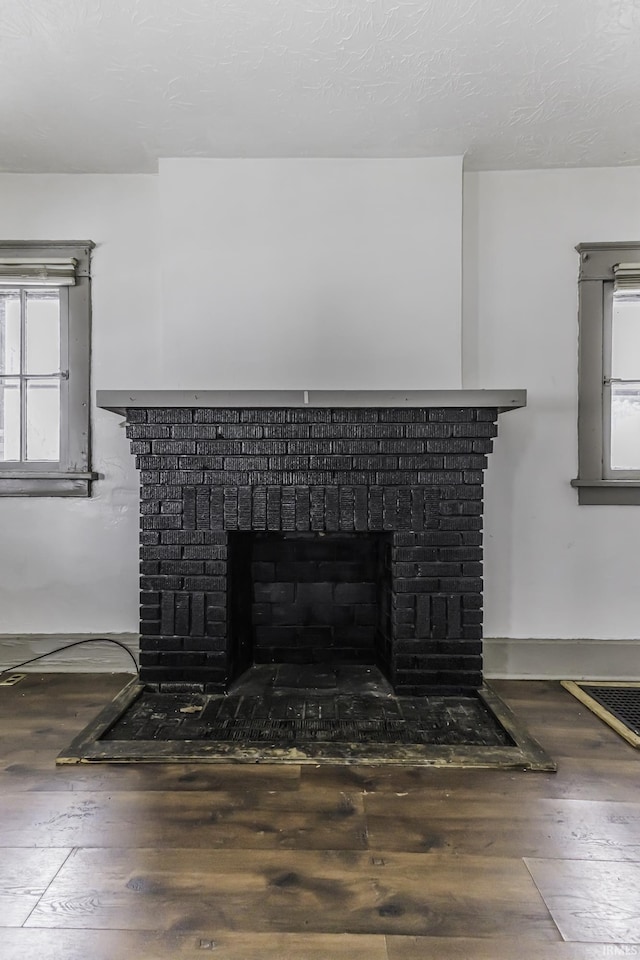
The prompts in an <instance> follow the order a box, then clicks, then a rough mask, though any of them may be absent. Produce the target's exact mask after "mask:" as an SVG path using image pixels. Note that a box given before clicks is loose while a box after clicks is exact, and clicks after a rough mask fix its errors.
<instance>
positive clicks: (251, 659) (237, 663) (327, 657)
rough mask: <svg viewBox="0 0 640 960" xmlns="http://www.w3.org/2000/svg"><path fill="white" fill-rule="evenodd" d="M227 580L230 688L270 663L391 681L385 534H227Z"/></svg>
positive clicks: (388, 546) (388, 568)
mask: <svg viewBox="0 0 640 960" xmlns="http://www.w3.org/2000/svg"><path fill="white" fill-rule="evenodd" d="M229 580H230V582H229V603H230V610H229V612H230V634H231V657H230V661H231V680H232V681H233V680H235V679H237V678H238V677H239V676H240V675H241V674H243V673H244V672H245V671H246V670H248V669H249V668H250V667H251V666H253V665H254V664H269V663H272V664H273V663H282V664H284V663H289V664H299V665H311V664H315V665H318V667H338V666H342V665H346V664H370V665H375V666H377V667H378V668H379V669H380V670H381V671H382V673H383V674H384V675H385V676H386V677H387V678H388V679H389V680H392V678H391V676H390V659H391V658H390V648H391V635H392V633H391V535H390V534H386V533H371V532H368V533H310V532H305V533H264V532H250V533H232V534H230V536H229Z"/></svg>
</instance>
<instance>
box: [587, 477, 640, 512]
mask: <svg viewBox="0 0 640 960" xmlns="http://www.w3.org/2000/svg"><path fill="white" fill-rule="evenodd" d="M571 486H572V487H577V489H578V503H579V504H580V505H581V506H582V505H587V506H589V505H591V506H593V505H595V506H597V505H606V504H612V505H614V506H625V505H634V504H640V480H579V479H576V480H572V481H571Z"/></svg>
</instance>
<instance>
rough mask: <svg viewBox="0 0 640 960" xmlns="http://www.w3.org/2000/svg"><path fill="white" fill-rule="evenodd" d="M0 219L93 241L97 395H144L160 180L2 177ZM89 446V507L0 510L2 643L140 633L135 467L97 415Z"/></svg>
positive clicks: (57, 504) (20, 232)
mask: <svg viewBox="0 0 640 960" xmlns="http://www.w3.org/2000/svg"><path fill="white" fill-rule="evenodd" d="M0 209H2V226H1V230H2V236H3V238H4V239H8V240H9V239H10V240H76V239H78V240H87V239H88V240H94V241H95V243H96V244H97V247H96V250H95V251H94V257H93V277H94V279H93V358H94V360H93V388H94V389H95V388H109V387H128V386H130V385H131V384H135V385H136V386H138V387H143V386H146V385H151V381H152V380H153V378H154V371H157V369H158V367H159V354H158V350H157V333H156V332H157V325H158V315H159V275H158V249H157V239H158V228H157V178H156V177H152V176H35V175H34V176H17V175H6V174H5V175H0ZM93 438H94V442H93V468H94V469H95V470H96V471H98V472H99V473H100V474H102V475H104V480H100V481H98V482H97V483H95V484H94V496H93V497H92V498H91V499H89V500H74V499H68V500H67V499H55V498H48V499H35V498H34V499H20V498H0V544H1V549H0V633H46V634H50V633H61V634H62V633H82V632H88V633H94V634H95V633H104V632H105V631H109V632H120V631H131V630H136V627H137V577H138V493H137V478H136V476H135V470H134V466H133V458H132V457H131V456H130V454H129V451H128V443H127V441H126V440H125V437H124V430H121V429H120V428H119V426H118V420H117V418H116V417H115V416H114V414H111V413H107V412H106V411H103V410H99V411H94V421H93ZM13 662H15V658H14V660H13ZM125 662H126V661H125Z"/></svg>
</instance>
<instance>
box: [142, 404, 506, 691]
mask: <svg viewBox="0 0 640 960" xmlns="http://www.w3.org/2000/svg"><path fill="white" fill-rule="evenodd" d="M518 405H519V404H518ZM126 417H127V421H128V426H127V433H128V436H129V437H130V439H131V449H132V452H133V453H134V454H135V456H136V462H137V466H138V468H139V469H140V484H141V487H140V492H141V679H142V680H143V681H144V682H146V683H147V684H150V685H158V686H160V687H161V688H162V689H172V688H173V689H175V685H176V684H180V685H182V686H184V684H187V685H192V686H193V687H194V689H201V690H204V691H205V692H216V691H221V690H224V689H226V688H227V687H228V685H229V683H230V682H231V681H232V680H233V679H234V678H235V676H237V674H238V673H239V672H240V671H241V670H242V669H244V668H245V667H246V666H247V665H248V663H249V662H250V660H251V658H253V659H257V660H259V661H260V660H261V661H265V660H268V659H270V658H271V659H273V658H277V657H282V658H284V657H285V656H290V657H293V658H294V659H296V660H297V662H300V661H301V660H302V661H303V660H304V656H303V655H302V654H300V653H298V654H297V655H296V653H295V649H296V636H297V637H298V639H299V641H300V642H299V643H298V646H297V649H298V651H299V650H300V648H301V647H303V646H305V645H306V646H307V647H309V646H311V647H312V646H313V644H312V643H310V642H309V640H308V637H309V635H308V634H304V636H305V637H306V638H307V639H306V640H300V638H302V637H303V628H304V629H305V630H313V628H314V627H316V628H320V627H327V626H328V627H331V628H332V632H331V633H329V632H328V631H325V635H326V639H327V642H328V643H329V644H330V645H333V646H334V647H335V646H341V645H344V644H347V645H348V644H349V643H352V645H353V643H355V639H354V640H353V642H352V641H350V640H349V639H348V637H349V636H351V637H352V638H356V637H358V636H360V637H363V638H364V634H365V632H366V631H360V632H359V633H358V631H357V630H355V628H356V627H357V626H365V624H358V623H357V614H356V613H354V614H353V616H350V615H349V614H348V613H346V612H341V613H340V614H339V615H337V616H338V620H339V621H340V622H343V625H344V626H345V628H346V627H347V626H348V627H351V628H353V632H352V633H351V634H349V632H348V631H347V633H346V634H344V632H343V634H342V635H341V633H340V630H339V629H337V624H336V623H333V621H332V620H331V616H328V617H327V616H323V615H322V614H320V615H319V618H318V622H317V623H315V624H314V622H313V616H312V615H311V614H310V613H309V607H308V606H307V607H306V608H305V609H306V613H305V614H304V616H303V619H304V623H302V624H299V625H298V630H297V634H296V631H295V629H293V628H295V623H293V624H292V623H284V624H283V623H282V622H281V623H280V626H282V628H283V629H282V639H281V640H280V641H278V640H277V635H276V631H277V628H278V624H274V623H273V622H269V623H268V624H267V626H268V628H269V630H271V633H269V632H267V633H265V632H264V625H263V626H262V632H261V624H260V617H261V616H262V617H264V616H267V615H269V611H268V610H265V609H264V604H267V605H271V606H273V603H275V602H276V601H274V600H273V591H272V598H271V599H269V597H267V596H266V594H265V592H264V590H262V592H261V588H260V583H261V579H260V576H258V577H257V578H256V577H255V576H253V577H251V576H250V572H251V569H252V567H253V568H255V567H256V565H259V564H260V563H263V564H269V563H272V562H273V563H275V562H276V560H273V561H272V560H260V559H259V551H260V549H261V541H260V537H259V535H260V534H266V533H269V534H272V535H277V534H281V535H282V537H281V538H278V537H277V536H276V537H275V541H277V540H278V539H282V543H283V549H284V550H285V554H283V556H282V557H281V558H280V559H279V560H278V561H277V562H278V563H280V564H287V563H288V564H289V567H288V572H287V574H286V579H285V577H284V575H283V573H282V568H280V572H279V573H276V572H275V571H276V568H275V567H274V570H273V571H271V573H273V576H272V575H271V573H270V574H269V576H270V577H271V579H267V582H268V583H271V584H272V585H273V584H274V583H275V584H277V583H280V584H282V583H285V584H287V585H291V586H290V587H289V586H287V589H285V590H284V591H281V595H282V596H283V597H285V600H284V601H283V602H284V603H290V605H291V608H292V609H293V608H294V607H295V605H296V603H297V604H298V605H299V606H300V607H302V606H304V595H305V590H306V593H307V595H308V596H309V597H311V596H312V595H313V594H314V591H315V596H316V607H317V606H318V604H325V605H328V604H331V603H338V605H339V606H342V607H344V606H346V605H348V604H353V605H354V606H357V604H358V600H357V595H356V594H355V593H353V592H352V593H351V595H350V594H349V588H348V586H347V585H348V584H349V582H350V581H349V579H348V578H347V579H345V580H344V583H345V586H343V587H342V589H341V590H339V589H338V581H339V579H340V578H339V563H338V568H335V569H334V571H333V573H330V572H326V575H325V579H324V580H323V574H321V572H320V571H319V570H318V572H317V573H313V572H312V573H309V569H308V567H306V566H305V571H304V576H303V575H302V568H301V570H300V572H301V576H299V577H296V574H295V566H296V562H300V563H302V564H303V565H305V564H306V563H307V561H306V560H304V559H301V558H300V557H298V560H297V561H296V559H295V557H294V558H293V559H291V558H289V560H287V557H286V550H290V549H291V541H292V539H293V538H292V537H291V536H289V537H288V538H287V536H286V535H287V534H297V535H299V536H302V535H304V537H302V539H303V540H304V541H305V542H306V543H307V547H306V548H305V549H307V550H311V551H312V552H313V550H317V549H318V548H317V547H310V546H309V545H310V544H313V543H317V542H320V541H321V540H322V535H323V534H325V535H327V536H326V541H327V542H329V539H330V537H331V536H335V535H339V534H342V535H344V536H343V537H342V538H340V537H338V539H339V540H340V542H341V543H343V544H345V543H346V542H347V539H348V536H353V535H355V534H358V533H359V534H367V533H370V534H376V533H377V534H384V536H385V540H386V542H387V544H388V581H387V583H388V589H387V588H385V590H386V592H387V598H386V599H384V598H382V600H380V598H378V608H379V609H380V610H381V613H380V614H376V615H375V616H376V617H378V619H377V620H376V621H375V624H374V626H375V631H374V633H376V638H375V640H373V641H372V642H371V645H370V648H369V650H370V651H371V650H374V651H375V657H376V660H377V661H378V664H379V665H380V666H381V667H382V669H383V670H384V672H385V673H386V674H387V676H388V678H389V680H390V681H391V683H392V684H393V686H394V688H395V689H396V690H397V691H399V692H402V693H406V694H419V695H421V694H426V693H430V692H436V691H437V692H438V693H448V692H459V691H461V690H469V689H475V688H477V687H478V686H479V685H480V684H481V682H482V653H481V637H482V534H481V528H482V504H483V471H484V469H485V468H486V466H487V455H488V454H489V453H490V451H491V449H492V442H493V441H492V438H493V437H494V436H495V435H496V432H497V427H496V421H497V417H498V408H497V407H484V406H469V407H446V406H442V407H420V408H418V407H408V406H404V407H397V408H374V407H371V408H362V407H353V408H346V407H341V408H337V407H336V408H326V407H322V408H315V409H314V408H310V407H306V406H299V407H285V408H265V407H256V408H255V409H249V408H235V407H224V408H223V407H216V408H212V407H197V406H193V407H184V406H182V407H157V406H149V407H142V406H139V405H138V406H133V407H127V408H126ZM251 532H253V533H254V534H255V535H256V537H255V542H256V546H255V550H257V551H258V554H257V555H254V557H253V561H252V562H251V563H250V564H249V566H246V564H245V567H244V574H242V573H240V574H239V573H238V571H237V570H236V571H235V573H234V568H233V564H232V563H231V562H230V561H231V558H232V555H233V554H234V552H237V543H238V541H237V540H235V541H234V537H236V536H237V534H238V533H242V534H245V535H246V534H249V533H251ZM251 539H254V538H251ZM356 539H357V538H356ZM275 541H274V538H273V537H270V538H266V539H265V538H264V537H263V540H262V547H263V548H264V544H265V543H269V544H271V547H273V545H274V542H275ZM234 544H235V546H234ZM287 544H288V545H287ZM252 549H254V548H252ZM357 552H358V551H357V550H356V553H357ZM341 556H342V557H343V558H344V554H341ZM334 559H335V558H334ZM320 562H321V561H320V560H319V561H318V563H319V564H320ZM323 562H324V561H323ZM327 562H328V560H327ZM343 562H349V561H344V560H343ZM353 562H356V560H354V561H353ZM266 569H267V568H266V567H264V566H263V568H262V573H263V574H264V573H265V571H266ZM325 569H326V570H327V571H328V568H325ZM254 573H255V569H254ZM238 576H241V577H242V578H243V579H242V582H243V583H244V584H245V586H244V587H243V588H242V589H244V590H245V593H244V594H242V597H243V598H244V601H243V602H242V603H241V604H240V606H242V609H243V610H244V611H245V612H244V614H243V616H244V617H245V622H244V625H243V626H242V625H241V626H240V627H239V626H238V623H237V616H238V615H237V612H236V614H235V619H234V607H235V608H237V607H238V602H237V601H236V600H234V597H237V593H234V590H235V589H236V588H235V587H233V586H232V581H233V580H234V577H235V578H236V580H237V578H238ZM305 577H306V581H305ZM262 582H263V583H264V577H263V579H262ZM305 582H306V583H307V587H306V588H305V587H304V586H302V587H301V584H304V583H305ZM351 582H353V581H351ZM355 582H356V584H360V586H361V587H362V589H361V592H360V595H359V596H360V597H361V598H365V597H366V598H367V600H366V603H370V602H371V603H372V602H373V601H372V600H371V584H372V583H373V582H374V578H373V575H370V574H369V573H367V574H366V575H365V574H362V575H356V581H355ZM248 583H253V587H252V588H251V587H249V590H250V592H249V593H248V594H247V593H246V590H247V584H248ZM310 583H311V584H312V586H311V587H309V586H308V585H309V584H310ZM323 583H324V584H325V586H324V587H323V586H322V584H323ZM363 584H364V585H365V586H364V587H363V586H362V585H363ZM297 591H300V592H299V593H297ZM241 592H242V591H241ZM260 597H262V598H263V600H262V604H263V608H262V609H260V607H261V600H260ZM342 601H344V602H342ZM361 602H362V603H364V602H365V601H364V599H362V600H361ZM250 614H251V615H250ZM278 616H279V617H280V618H282V617H285V618H286V616H289V613H286V614H284V613H279V614H277V615H276V619H278ZM359 616H360V617H361V618H363V619H367V617H368V618H369V619H371V618H372V617H373V616H374V615H373V614H372V613H371V611H369V613H366V612H364V611H360V614H359ZM271 617H272V620H273V610H271ZM246 618H248V619H246ZM341 618H342V620H341ZM334 619H335V617H334ZM370 627H371V624H369V628H370ZM288 628H292V629H288ZM321 632H322V631H320V633H321ZM320 633H316V637H317V639H318V642H319V638H320ZM238 634H241V635H242V636H241V637H240V640H238ZM369 634H370V635H371V629H369ZM363 643H364V640H363ZM252 645H253V651H252V650H251V649H248V648H250V647H251V646H252ZM316 646H317V644H316ZM356 646H357V644H356ZM287 649H288V650H289V653H288V654H287V653H286V652H283V651H286V650H287ZM353 649H354V650H355V647H353ZM270 650H271V652H269V651H270ZM274 650H278V651H279V652H278V653H274V652H273V651H274ZM292 651H293V652H292ZM369 655H370V653H367V654H366V655H365V659H366V656H369ZM314 658H315V659H317V658H319V659H322V655H321V654H318V653H317V652H316V654H314V655H313V657H312V659H314ZM347 659H349V658H348V657H347ZM353 659H355V660H358V659H362V657H361V656H360V655H359V654H358V653H357V652H356V653H355V655H354V658H353Z"/></svg>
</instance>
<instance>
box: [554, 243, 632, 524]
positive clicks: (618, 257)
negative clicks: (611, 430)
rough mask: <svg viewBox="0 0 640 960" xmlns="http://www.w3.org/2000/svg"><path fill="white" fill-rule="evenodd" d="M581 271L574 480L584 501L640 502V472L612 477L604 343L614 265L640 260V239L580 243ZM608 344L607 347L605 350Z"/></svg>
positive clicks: (579, 501)
mask: <svg viewBox="0 0 640 960" xmlns="http://www.w3.org/2000/svg"><path fill="white" fill-rule="evenodd" d="M576 250H577V251H578V253H579V255H580V271H579V275H578V476H577V478H576V479H574V480H572V481H571V485H572V486H573V487H576V488H577V490H578V503H579V504H581V505H582V504H589V505H597V504H614V505H626V504H640V475H639V477H638V479H634V478H633V477H630V476H629V475H628V474H627V476H626V477H621V478H620V479H616V480H614V479H611V478H610V477H609V476H607V474H608V473H610V469H609V468H608V467H607V465H606V464H605V461H604V453H605V440H606V430H605V424H604V412H605V411H604V392H605V384H604V379H605V375H606V369H605V363H606V357H607V355H608V352H609V349H610V348H609V347H608V346H607V345H606V342H605V330H606V329H608V328H609V326H610V324H609V323H608V321H607V309H608V308H609V307H610V304H611V295H612V289H613V282H614V270H613V268H614V266H615V265H616V264H618V263H626V262H638V261H640V241H637V242H626V243H580V244H578V246H577V247H576ZM605 347H606V349H605Z"/></svg>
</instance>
